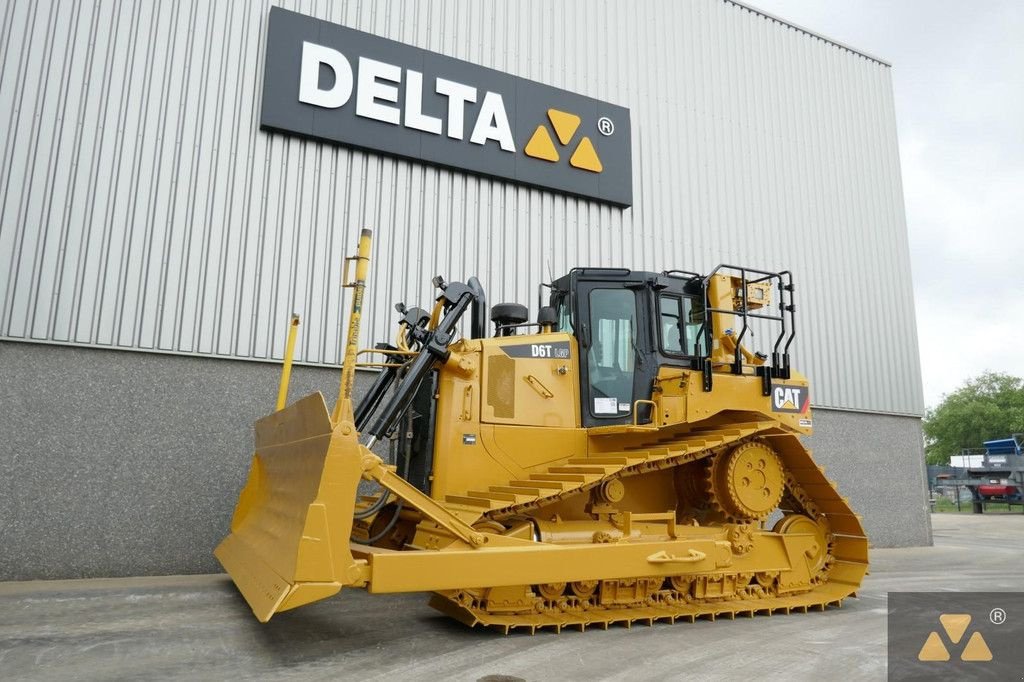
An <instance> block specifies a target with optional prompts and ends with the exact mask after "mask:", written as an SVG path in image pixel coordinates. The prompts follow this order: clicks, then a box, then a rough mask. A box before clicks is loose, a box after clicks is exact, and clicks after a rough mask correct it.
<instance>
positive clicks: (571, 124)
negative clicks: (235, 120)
mask: <svg viewBox="0 0 1024 682" xmlns="http://www.w3.org/2000/svg"><path fill="white" fill-rule="evenodd" d="M548 119H549V120H550V121H551V125H552V126H553V127H554V129H555V134H556V135H558V141H559V142H561V143H562V146H563V147H564V146H565V145H567V144H569V140H571V139H572V136H573V135H575V134H576V129H577V128H579V127H580V117H579V116H577V115H576V114H570V113H569V112H567V111H559V110H558V109H548Z"/></svg>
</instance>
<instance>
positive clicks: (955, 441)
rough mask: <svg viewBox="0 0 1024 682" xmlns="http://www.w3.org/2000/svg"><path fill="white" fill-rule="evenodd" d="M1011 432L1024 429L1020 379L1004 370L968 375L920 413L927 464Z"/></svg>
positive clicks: (1023, 390) (1023, 387)
mask: <svg viewBox="0 0 1024 682" xmlns="http://www.w3.org/2000/svg"><path fill="white" fill-rule="evenodd" d="M1012 433H1024V379H1021V378H1020V377H1014V376H1010V375H1008V374H1000V373H997V372H986V373H984V374H982V375H981V376H979V377H977V378H975V379H971V380H969V381H968V382H967V383H966V384H964V385H963V386H961V387H960V388H958V389H957V390H955V391H953V392H952V393H950V394H949V395H946V396H943V398H942V402H941V403H939V406H938V407H936V408H934V409H929V410H927V411H926V412H925V415H924V435H925V455H926V457H927V459H928V463H929V464H948V463H949V456H950V455H956V454H959V453H960V450H961V449H962V448H980V447H982V443H983V442H984V441H986V440H992V439H993V438H1005V437H1007V436H1009V435H1010V434H1012Z"/></svg>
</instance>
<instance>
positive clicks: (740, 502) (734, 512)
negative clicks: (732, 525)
mask: <svg viewBox="0 0 1024 682" xmlns="http://www.w3.org/2000/svg"><path fill="white" fill-rule="evenodd" d="M707 476H708V477H707V488H708V493H709V498H710V501H711V504H712V505H713V506H714V507H715V508H716V509H717V510H718V511H720V512H721V513H722V514H723V515H724V516H725V517H726V518H728V519H733V520H737V521H760V520H762V519H764V518H766V517H767V516H768V515H769V514H771V513H772V511H773V510H774V509H775V508H776V507H778V506H779V502H780V501H781V500H782V495H783V493H784V492H785V487H786V486H785V473H784V471H783V468H782V461H781V460H780V459H779V456H778V455H777V454H776V453H775V451H774V450H773V449H772V448H771V446H769V445H768V444H767V443H764V442H763V441H759V440H753V441H748V442H746V443H743V444H742V445H738V446H736V447H735V448H733V449H732V450H730V451H729V452H726V453H724V454H721V455H718V456H717V457H715V458H714V460H712V462H711V465H710V467H708V474H707Z"/></svg>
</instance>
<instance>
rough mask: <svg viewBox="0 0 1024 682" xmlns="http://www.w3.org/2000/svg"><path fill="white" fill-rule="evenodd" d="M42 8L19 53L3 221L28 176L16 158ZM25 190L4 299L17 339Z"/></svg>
mask: <svg viewBox="0 0 1024 682" xmlns="http://www.w3.org/2000/svg"><path fill="white" fill-rule="evenodd" d="M40 4H41V3H40ZM38 8H39V5H33V6H32V13H31V15H30V16H29V19H28V26H27V30H26V31H25V32H24V33H23V34H22V35H23V36H25V38H24V40H23V42H22V44H21V50H20V51H19V55H18V70H17V78H16V81H17V83H18V85H17V86H16V87H15V91H14V93H13V95H12V99H14V100H15V102H16V104H15V105H14V107H12V109H11V118H10V123H9V124H8V131H9V132H8V137H7V147H5V150H4V168H6V169H8V171H7V181H6V184H5V186H4V192H3V195H2V196H0V220H2V219H3V217H4V216H6V215H8V213H7V205H8V199H9V198H11V194H12V186H11V178H12V177H15V176H16V175H17V176H18V177H19V179H22V180H23V178H24V173H21V174H16V173H15V167H14V159H15V158H16V154H17V151H18V132H19V131H21V126H20V125H18V122H20V121H21V120H22V115H23V112H24V109H25V93H26V92H27V91H28V87H27V86H26V82H27V77H28V72H29V67H30V65H31V60H32V58H33V57H34V54H33V51H32V49H31V48H32V47H33V45H32V41H31V40H29V39H28V36H31V35H33V34H34V31H33V28H34V26H35V21H36V16H37V10H38ZM36 85H38V83H36ZM33 113H34V111H33V112H29V113H28V115H29V116H31V115H32V114H33ZM30 125H31V127H30V129H29V130H30V132H29V136H30V137H31V130H32V129H33V128H34V127H35V118H34V117H33V119H32V122H31V124H30ZM8 149H10V157H8V156H7V150H8ZM24 190H25V187H24V185H23V184H22V186H20V187H18V209H17V211H16V212H15V216H16V217H15V221H14V239H13V242H14V244H13V246H12V249H11V259H10V267H9V268H8V271H7V278H6V279H7V284H6V286H5V290H6V291H5V296H4V310H3V320H4V321H5V326H6V327H7V330H8V333H10V334H12V335H14V336H24V335H25V329H24V327H22V328H21V329H20V330H17V331H14V330H13V327H14V315H15V311H16V307H15V296H16V292H17V283H18V277H19V276H20V273H21V253H22V249H23V248H24V240H25V231H26V230H25V224H24V222H23V221H21V220H19V218H20V215H21V199H22V194H23V193H24Z"/></svg>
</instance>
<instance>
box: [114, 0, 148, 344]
mask: <svg viewBox="0 0 1024 682" xmlns="http://www.w3.org/2000/svg"><path fill="white" fill-rule="evenodd" d="M149 8H150V10H151V11H150V15H149V28H148V30H147V31H146V34H145V35H146V38H147V39H146V52H145V58H144V60H143V64H145V66H144V68H143V72H142V78H141V81H142V82H143V83H145V84H147V85H148V84H149V83H150V82H151V76H152V73H153V62H154V61H155V60H154V59H152V55H153V51H154V50H155V49H156V47H155V46H156V42H157V41H156V40H154V39H152V36H153V34H154V26H155V25H156V22H157V17H158V16H159V10H158V9H157V8H154V7H152V5H149ZM140 39H141V38H140V36H139V35H137V36H136V37H135V40H140ZM152 91H153V89H152V88H150V87H143V88H142V92H141V93H140V94H141V99H142V102H141V104H140V106H139V108H138V111H139V114H138V116H139V117H140V118H141V123H140V124H139V127H138V132H137V133H136V135H135V140H134V143H133V145H132V166H131V176H130V178H129V184H128V196H129V201H128V202H127V204H126V206H125V228H126V230H127V231H128V235H127V240H126V241H127V243H126V244H125V246H124V249H123V255H122V257H121V266H120V268H119V269H118V281H117V315H116V320H115V322H114V339H115V344H116V345H118V346H126V345H131V344H133V343H134V342H135V340H136V333H137V326H135V325H133V326H132V327H131V328H129V329H127V330H125V329H124V327H123V323H124V320H125V319H128V318H129V316H128V314H127V312H128V306H129V304H128V301H129V298H130V297H134V299H133V305H132V306H131V307H132V308H133V309H137V305H138V300H139V298H140V297H141V296H142V292H140V291H139V287H138V286H134V287H131V286H130V281H131V277H130V275H131V273H132V271H133V270H134V269H135V268H136V267H138V253H136V257H135V258H132V254H133V251H137V249H134V247H135V246H136V234H137V232H138V230H136V229H134V227H135V225H136V216H137V215H138V208H139V202H138V197H139V194H140V190H139V185H140V183H141V180H142V168H143V164H144V159H145V143H146V130H147V123H148V122H149V120H150V118H149V100H150V95H151V93H152ZM143 232H145V231H143ZM143 241H144V238H143ZM130 319H132V320H134V319H136V316H135V310H133V311H132V315H131V318H130ZM126 333H128V334H130V339H127V340H126V339H125V334H126Z"/></svg>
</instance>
